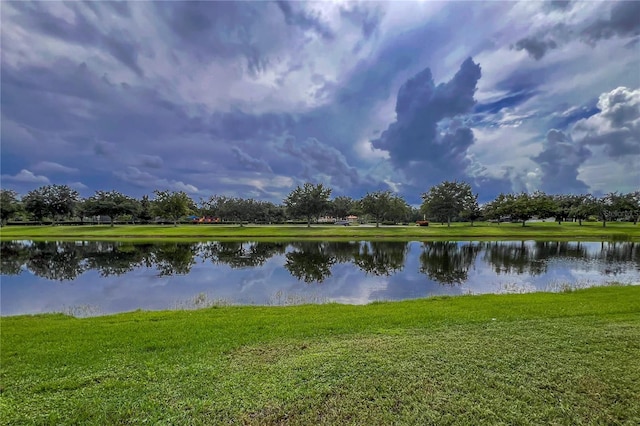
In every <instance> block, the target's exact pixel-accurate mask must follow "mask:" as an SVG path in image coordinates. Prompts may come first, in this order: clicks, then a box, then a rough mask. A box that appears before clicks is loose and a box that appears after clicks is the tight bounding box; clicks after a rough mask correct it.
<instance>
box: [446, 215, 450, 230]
mask: <svg viewBox="0 0 640 426" xmlns="http://www.w3.org/2000/svg"><path fill="white" fill-rule="evenodd" d="M450 227H451V218H450V217H449V216H447V228H450Z"/></svg>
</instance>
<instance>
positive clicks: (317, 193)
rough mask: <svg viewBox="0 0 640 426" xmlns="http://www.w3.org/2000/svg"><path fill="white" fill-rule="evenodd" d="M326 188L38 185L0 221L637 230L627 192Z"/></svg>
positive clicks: (8, 198)
mask: <svg viewBox="0 0 640 426" xmlns="http://www.w3.org/2000/svg"><path fill="white" fill-rule="evenodd" d="M331 192H332V190H331V188H328V187H325V186H324V185H323V184H312V183H305V184H304V185H300V186H298V187H296V188H295V189H294V190H293V191H291V192H290V193H289V194H288V195H287V197H286V198H285V199H284V200H283V201H282V203H281V204H275V203H272V202H269V201H261V200H255V199H253V198H248V199H245V198H241V197H229V196H225V195H212V196H210V197H209V198H200V199H199V200H198V201H197V202H196V201H194V200H193V199H192V198H191V197H190V196H189V195H188V194H186V193H185V192H183V191H168V190H165V191H159V190H156V191H154V192H153V197H152V198H150V197H149V196H148V195H144V196H143V197H142V198H140V199H136V198H134V197H130V196H128V195H125V194H122V193H120V192H118V191H115V190H112V191H101V190H99V191H96V192H95V193H94V194H93V195H92V196H90V197H88V198H81V197H80V195H79V193H78V192H77V191H76V190H74V189H72V188H70V187H69V186H67V185H55V184H54V185H45V186H41V187H39V188H37V189H34V190H32V191H29V192H28V193H27V194H25V195H24V196H22V197H20V196H19V195H18V193H17V192H15V191H13V190H7V189H0V219H1V221H2V224H6V223H7V222H8V221H9V220H21V221H33V222H38V223H43V222H51V223H53V224H55V223H58V222H61V221H69V220H74V221H78V222H80V223H84V222H85V221H86V219H87V218H94V217H106V218H108V220H109V222H110V223H111V225H112V226H113V224H114V223H115V222H116V221H117V220H120V221H126V222H130V223H152V222H154V221H158V220H162V221H168V222H172V223H173V224H174V225H176V226H177V224H178V222H180V221H182V220H184V219H185V218H186V217H188V216H189V215H193V216H197V217H210V218H216V220H219V221H221V222H226V223H237V224H239V225H240V226H243V224H244V223H284V222H287V221H301V222H304V223H306V224H307V226H311V224H312V223H315V222H318V220H319V218H320V217H322V216H328V217H331V218H334V219H344V218H346V217H348V216H351V215H353V216H358V217H360V219H361V220H362V219H366V220H370V221H372V222H375V224H376V226H379V225H380V224H381V223H388V224H396V223H412V222H415V221H418V220H420V219H424V220H426V219H429V220H431V221H437V222H441V223H447V224H448V225H450V224H451V223H452V222H460V221H464V222H469V223H470V224H471V226H473V224H474V222H475V221H478V220H489V221H492V222H495V223H498V224H499V223H501V222H504V221H517V222H521V223H522V225H523V226H525V224H526V222H527V221H529V220H531V219H533V218H538V219H547V218H552V217H553V218H555V220H556V221H557V222H558V223H562V222H565V221H576V222H579V224H580V225H582V221H585V220H590V219H593V220H599V221H601V222H602V225H603V226H606V224H607V222H610V221H614V220H625V221H630V222H633V223H634V224H637V222H638V219H639V217H640V190H639V191H634V192H630V193H619V192H611V193H608V194H606V195H604V196H602V197H595V196H593V195H591V194H564V195H562V194H561V195H549V194H545V193H544V192H541V191H536V192H533V193H527V192H522V193H509V194H504V193H501V194H499V195H498V196H497V197H496V198H495V199H494V200H492V201H489V202H487V203H485V204H480V203H479V202H478V194H474V193H473V191H472V189H471V185H470V184H468V183H466V182H459V181H444V182H442V183H440V184H438V185H434V186H432V187H431V188H429V190H428V191H427V192H425V193H423V194H422V200H423V202H422V204H421V206H420V207H419V208H415V207H411V206H410V205H409V204H408V203H407V202H406V201H405V200H404V199H403V198H402V197H401V196H399V195H397V194H394V193H392V192H391V191H374V192H368V193H367V194H365V195H364V196H363V197H362V198H361V199H354V198H351V197H347V196H338V197H335V198H333V199H331V198H330V197H331Z"/></svg>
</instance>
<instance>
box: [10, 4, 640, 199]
mask: <svg viewBox="0 0 640 426" xmlns="http://www.w3.org/2000/svg"><path fill="white" fill-rule="evenodd" d="M0 5H1V6H0V8H1V9H0V19H1V22H0V23H1V30H0V31H1V53H0V60H1V64H0V71H1V75H0V85H1V87H0V89H1V90H0V102H1V123H0V124H1V145H0V147H1V170H0V172H1V177H0V178H1V186H2V188H4V189H13V190H16V191H18V192H19V193H20V194H25V193H26V192H27V191H29V190H32V189H35V188H37V187H39V186H42V185H48V184H65V185H69V186H71V187H73V188H75V189H76V190H78V191H79V193H80V194H81V195H82V196H85V197H88V196H90V195H92V194H93V193H94V192H95V191H97V190H112V189H115V190H118V191H120V192H123V193H125V194H127V195H130V196H135V197H141V196H142V195H145V194H148V195H151V194H152V193H153V191H154V190H156V189H158V190H165V189H166V190H171V191H185V192H187V193H188V194H189V195H190V196H191V197H192V198H193V199H194V200H198V199H200V198H205V199H206V198H208V197H209V196H211V195H214V194H217V195H227V196H236V197H243V198H250V197H251V198H256V199H261V200H266V201H273V202H276V203H280V202H282V200H283V198H285V197H286V195H287V194H288V193H289V192H290V191H291V190H292V189H294V188H295V187H296V186H297V185H301V184H303V183H305V182H312V183H322V184H324V185H326V186H328V187H330V188H332V190H333V192H332V196H340V195H346V196H351V197H354V198H356V199H357V198H361V197H362V196H364V195H365V194H366V193H367V192H372V191H377V190H391V191H393V192H395V193H398V194H399V195H401V196H402V197H404V198H405V199H406V200H407V201H408V202H409V203H410V204H413V205H417V204H420V202H421V197H420V196H421V194H422V193H424V192H426V191H428V189H429V188H430V187H431V186H433V185H436V184H438V183H440V182H442V181H444V180H458V181H465V182H468V183H470V184H471V185H472V187H473V189H474V191H475V192H477V193H478V194H479V198H480V200H481V201H488V200H491V199H493V198H495V197H496V196H497V195H498V194H499V193H500V192H520V191H535V190H543V191H545V192H548V193H552V194H555V193H587V192H590V193H593V194H595V195H600V194H604V193H607V192H612V191H621V192H630V191H635V190H638V189H640V2H638V1H621V2H615V1H603V2H591V1H589V2H583V1H546V2H542V1H522V2H506V1H482V2H480V1H478V2H471V1H468V2H456V1H451V2H435V1H416V2H413V1H397V2H374V1H367V2H356V1H323V2H287V1H276V2H267V1H259V2H258V1H256V2H247V1H242V2H241V1H234V2H218V1H201V2H189V1H185V2H178V1H166V2H143V1H136V2H107V1H87V2H79V1H73V2H55V1H47V2H44V1H37V2H26V1H16V2H12V1H2V2H1V3H0Z"/></svg>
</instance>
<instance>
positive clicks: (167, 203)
mask: <svg viewBox="0 0 640 426" xmlns="http://www.w3.org/2000/svg"><path fill="white" fill-rule="evenodd" d="M153 193H154V194H155V196H156V197H155V199H154V200H153V209H154V211H155V213H156V215H157V216H161V217H165V218H167V219H171V220H172V221H173V226H178V220H180V218H181V217H183V216H186V215H187V214H189V212H190V211H191V209H195V205H194V203H193V200H192V199H191V197H189V196H188V195H187V194H186V193H185V192H184V191H158V190H156V191H153Z"/></svg>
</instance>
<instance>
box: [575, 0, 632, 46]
mask: <svg viewBox="0 0 640 426" xmlns="http://www.w3.org/2000/svg"><path fill="white" fill-rule="evenodd" d="M639 34H640V2H637V1H621V2H618V3H614V4H613V5H612V6H611V11H610V14H609V18H608V19H598V20H597V21H595V22H594V23H592V24H590V25H589V26H588V27H587V28H585V29H584V30H582V32H581V35H582V37H584V38H585V39H586V40H587V41H589V42H592V43H593V42H596V41H598V40H602V39H608V38H611V37H614V36H617V37H629V36H637V35H639Z"/></svg>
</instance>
